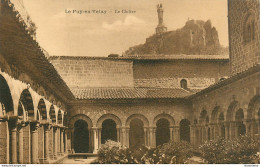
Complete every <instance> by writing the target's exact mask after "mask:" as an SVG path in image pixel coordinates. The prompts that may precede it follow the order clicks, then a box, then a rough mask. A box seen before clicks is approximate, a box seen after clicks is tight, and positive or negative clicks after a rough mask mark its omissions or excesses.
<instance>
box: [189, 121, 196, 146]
mask: <svg viewBox="0 0 260 167" xmlns="http://www.w3.org/2000/svg"><path fill="white" fill-rule="evenodd" d="M190 134H191V135H190V143H191V145H195V125H191V126H190Z"/></svg>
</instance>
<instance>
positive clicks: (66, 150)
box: [64, 128, 91, 154]
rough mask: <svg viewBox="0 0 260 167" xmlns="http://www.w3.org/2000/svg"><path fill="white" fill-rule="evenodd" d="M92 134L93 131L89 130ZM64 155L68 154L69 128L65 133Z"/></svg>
mask: <svg viewBox="0 0 260 167" xmlns="http://www.w3.org/2000/svg"><path fill="white" fill-rule="evenodd" d="M89 131H90V132H91V130H89ZM64 140H65V141H64V153H65V154H68V128H66V129H65V131H64Z"/></svg>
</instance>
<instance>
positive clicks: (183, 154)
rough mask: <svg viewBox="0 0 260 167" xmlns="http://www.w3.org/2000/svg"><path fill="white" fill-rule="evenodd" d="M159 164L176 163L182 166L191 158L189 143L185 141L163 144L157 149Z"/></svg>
mask: <svg viewBox="0 0 260 167" xmlns="http://www.w3.org/2000/svg"><path fill="white" fill-rule="evenodd" d="M158 149H159V158H160V160H159V163H165V164H170V163H177V164H183V163H185V161H187V160H188V159H189V158H190V157H191V156H192V150H191V147H190V143H188V142H185V141H180V142H173V141H170V142H169V143H165V144H164V145H162V146H160V147H158Z"/></svg>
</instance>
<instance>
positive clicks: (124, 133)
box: [121, 127, 126, 146]
mask: <svg viewBox="0 0 260 167" xmlns="http://www.w3.org/2000/svg"><path fill="white" fill-rule="evenodd" d="M121 132H122V137H123V139H122V145H124V146H126V129H125V127H124V128H123V127H122V130H121Z"/></svg>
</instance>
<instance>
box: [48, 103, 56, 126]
mask: <svg viewBox="0 0 260 167" xmlns="http://www.w3.org/2000/svg"><path fill="white" fill-rule="evenodd" d="M49 116H50V120H51V121H52V123H56V113H55V108H54V105H53V104H52V105H51V107H50V111H49Z"/></svg>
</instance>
